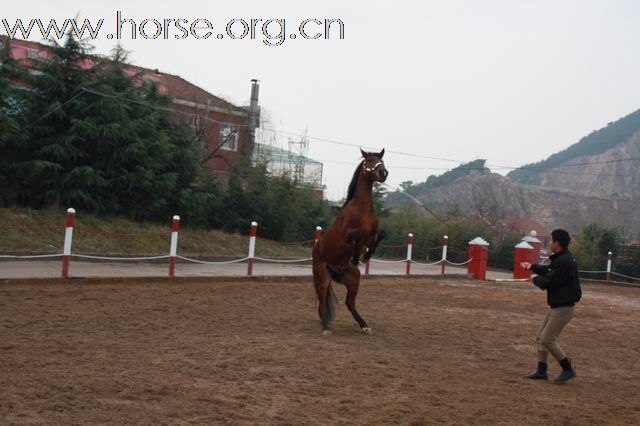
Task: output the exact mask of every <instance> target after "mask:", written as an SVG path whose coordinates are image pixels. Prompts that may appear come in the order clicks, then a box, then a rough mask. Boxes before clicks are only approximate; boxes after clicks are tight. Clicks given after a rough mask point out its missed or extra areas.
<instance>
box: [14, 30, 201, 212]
mask: <svg viewBox="0 0 640 426" xmlns="http://www.w3.org/2000/svg"><path fill="white" fill-rule="evenodd" d="M89 52H90V48H89V47H88V46H86V45H84V44H83V43H81V42H79V41H78V40H76V39H75V38H74V37H73V36H72V35H71V34H70V35H68V36H67V38H66V39H65V43H64V45H62V46H60V45H57V44H54V45H52V47H51V57H50V58H48V59H47V60H46V61H40V62H39V63H37V64H36V66H37V68H38V72H37V73H35V74H34V75H33V76H31V77H30V78H29V79H28V83H29V84H30V85H31V86H32V87H33V89H34V90H33V92H32V95H31V97H30V100H29V107H28V111H29V113H28V115H29V121H30V126H29V127H30V133H31V134H32V138H31V140H30V142H29V144H28V145H27V147H26V149H27V150H28V152H29V156H28V157H27V158H26V159H25V160H24V161H22V162H20V163H19V164H15V167H16V168H17V169H18V170H19V171H20V174H21V176H22V180H23V182H25V184H26V189H27V191H26V192H27V193H28V194H29V197H28V201H27V203H28V204H29V205H32V206H34V207H43V206H53V207H56V206H74V207H76V208H81V209H84V210H88V211H94V212H98V213H118V214H126V215H129V216H130V217H132V218H135V219H146V218H159V217H164V216H166V215H167V214H169V213H168V211H169V210H170V209H172V208H173V207H174V206H176V205H177V204H178V200H179V198H180V191H181V190H183V189H185V188H188V187H189V185H190V184H191V182H192V181H193V178H194V176H195V173H196V170H197V164H198V163H197V155H196V151H195V135H194V132H193V131H191V130H190V128H189V127H188V126H185V125H184V124H175V123H172V122H170V120H169V117H168V111H167V106H168V103H169V98H168V97H167V96H164V95H161V94H160V93H159V92H158V88H157V87H156V86H155V85H154V84H151V83H147V82H145V80H144V75H134V76H130V75H128V74H127V72H126V71H127V67H128V64H127V62H126V60H127V55H126V52H125V51H124V50H123V49H122V48H121V47H120V46H118V47H116V49H114V51H113V52H112V55H111V58H110V60H107V59H102V58H97V57H92V56H90V55H89Z"/></svg>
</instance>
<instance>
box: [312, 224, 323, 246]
mask: <svg viewBox="0 0 640 426" xmlns="http://www.w3.org/2000/svg"><path fill="white" fill-rule="evenodd" d="M321 237H322V226H316V238H315V241H314V244H318V241H320V238H321Z"/></svg>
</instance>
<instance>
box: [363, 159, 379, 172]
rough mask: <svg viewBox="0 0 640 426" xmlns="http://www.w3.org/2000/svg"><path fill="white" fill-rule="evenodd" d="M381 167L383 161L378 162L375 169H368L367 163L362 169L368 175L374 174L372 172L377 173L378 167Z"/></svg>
mask: <svg viewBox="0 0 640 426" xmlns="http://www.w3.org/2000/svg"><path fill="white" fill-rule="evenodd" d="M381 165H382V161H378V162H377V163H376V164H375V166H373V167H367V162H366V161H365V162H364V163H362V168H363V169H364V171H365V172H367V173H372V172H375V171H376V169H377V168H378V167H380V166H381Z"/></svg>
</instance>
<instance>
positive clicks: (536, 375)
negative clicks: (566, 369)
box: [527, 362, 549, 380]
mask: <svg viewBox="0 0 640 426" xmlns="http://www.w3.org/2000/svg"><path fill="white" fill-rule="evenodd" d="M548 378H549V374H547V363H546V362H538V369H537V370H536V371H534V372H533V373H530V374H528V375H527V379H533V380H547V379H548Z"/></svg>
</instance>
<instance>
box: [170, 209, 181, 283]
mask: <svg viewBox="0 0 640 426" xmlns="http://www.w3.org/2000/svg"><path fill="white" fill-rule="evenodd" d="M179 231H180V216H178V215H175V216H173V221H172V222H171V246H170V248H169V276H170V277H175V276H176V255H177V254H178V232H179Z"/></svg>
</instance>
